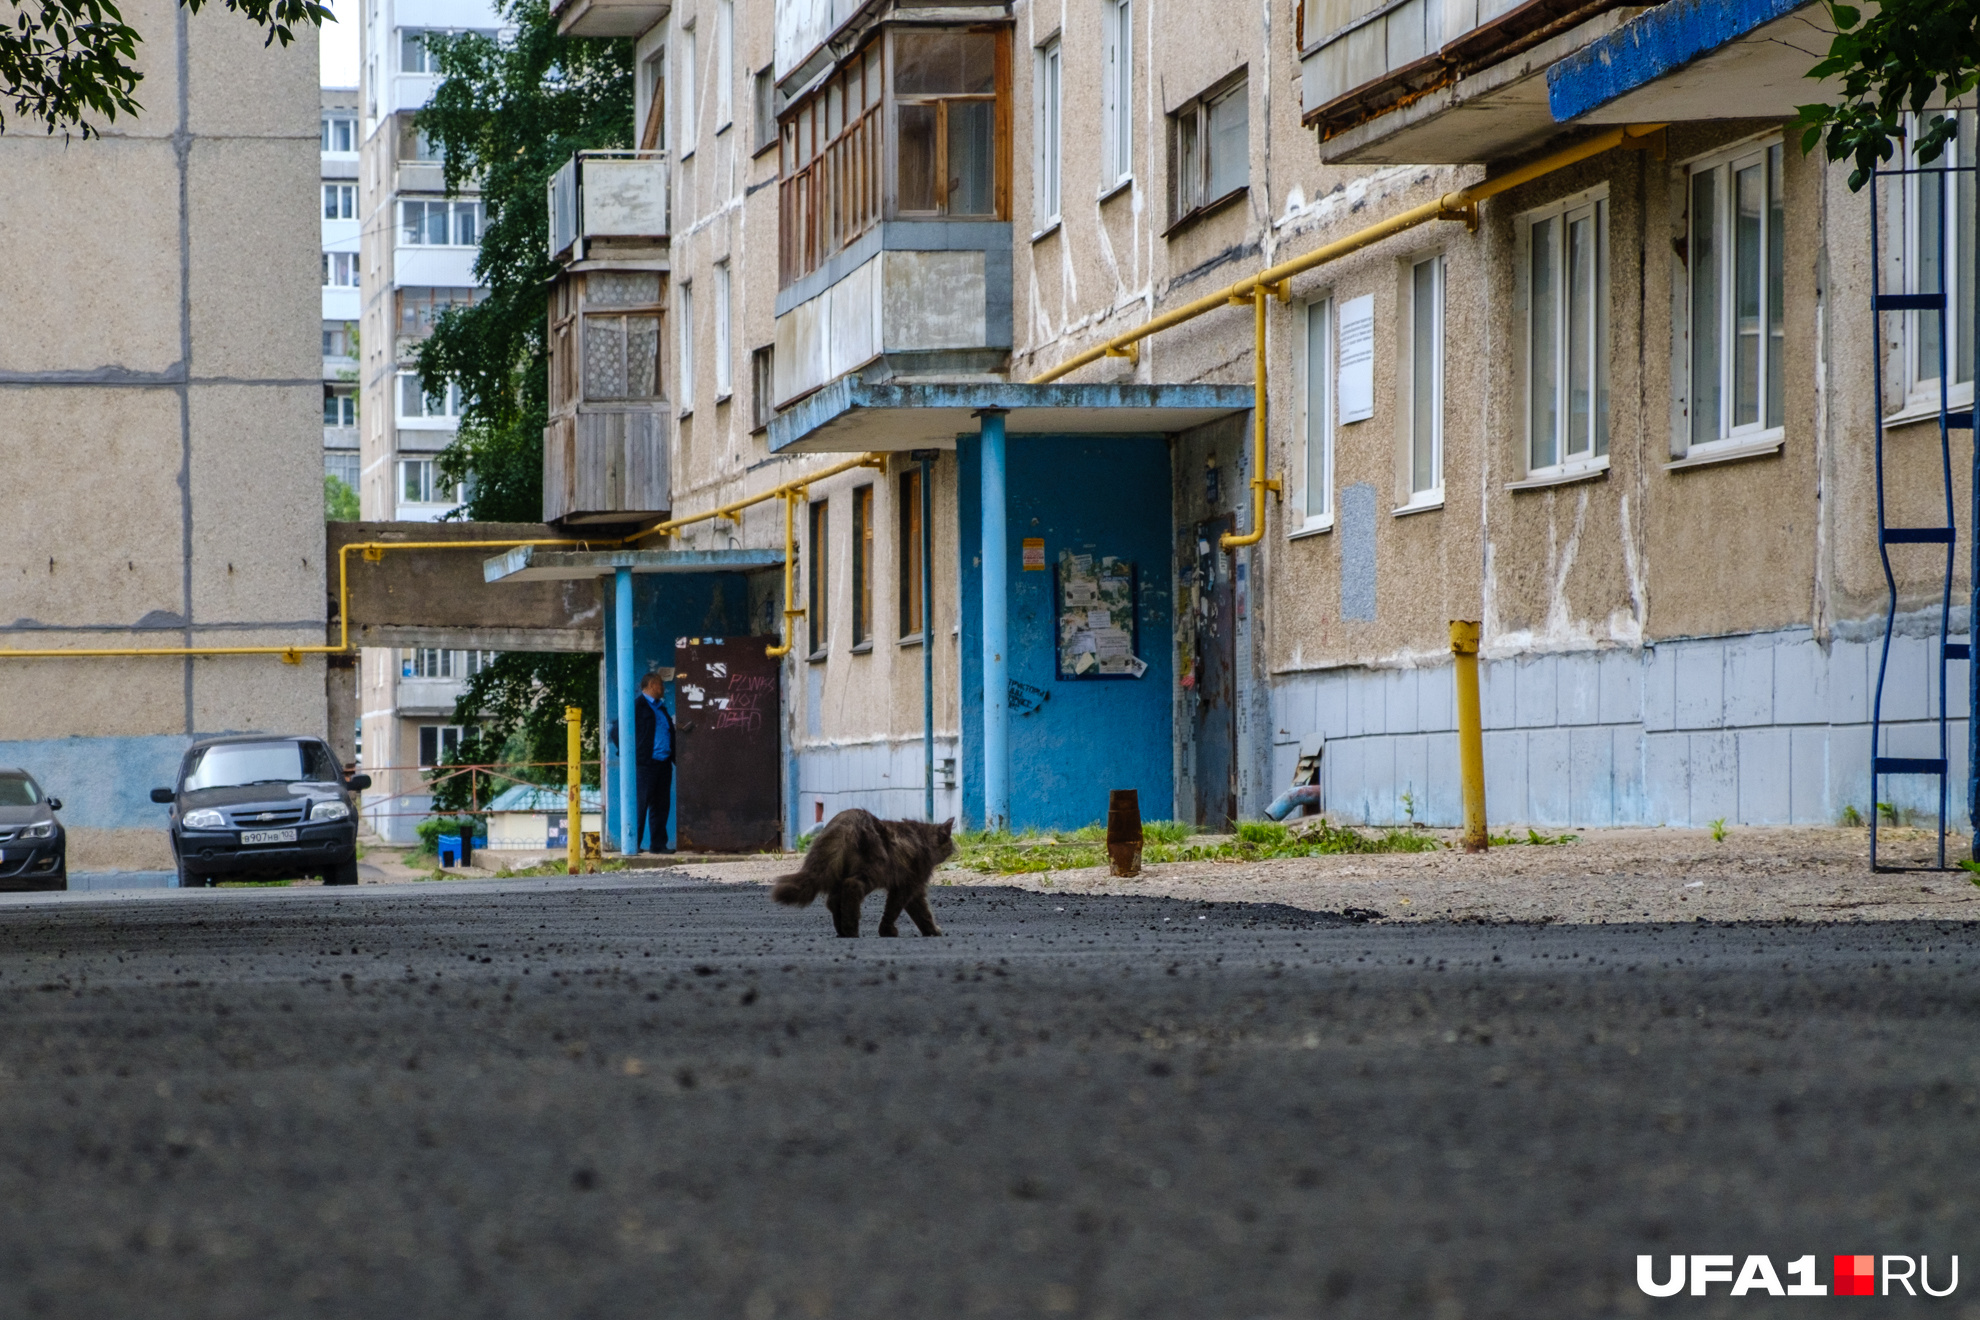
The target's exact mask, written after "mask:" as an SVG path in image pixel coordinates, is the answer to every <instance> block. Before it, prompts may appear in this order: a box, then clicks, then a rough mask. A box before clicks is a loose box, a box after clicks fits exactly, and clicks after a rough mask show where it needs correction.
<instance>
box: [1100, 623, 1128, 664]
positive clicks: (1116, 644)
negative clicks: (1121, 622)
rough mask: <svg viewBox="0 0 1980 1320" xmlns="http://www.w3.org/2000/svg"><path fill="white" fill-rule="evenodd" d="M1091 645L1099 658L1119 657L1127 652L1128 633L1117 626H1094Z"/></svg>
mask: <svg viewBox="0 0 1980 1320" xmlns="http://www.w3.org/2000/svg"><path fill="white" fill-rule="evenodd" d="M1093 645H1094V648H1095V649H1096V650H1097V651H1098V652H1099V653H1100V658H1101V659H1102V660H1106V659H1108V658H1110V657H1112V658H1121V657H1125V656H1126V655H1127V654H1128V635H1127V634H1126V633H1124V632H1122V631H1121V630H1120V629H1119V628H1095V629H1094V630H1093Z"/></svg>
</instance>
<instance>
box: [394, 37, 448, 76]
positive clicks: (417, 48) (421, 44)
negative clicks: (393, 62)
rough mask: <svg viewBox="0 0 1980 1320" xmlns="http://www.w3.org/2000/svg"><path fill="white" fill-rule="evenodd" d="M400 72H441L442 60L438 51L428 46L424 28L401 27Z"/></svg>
mask: <svg viewBox="0 0 1980 1320" xmlns="http://www.w3.org/2000/svg"><path fill="white" fill-rule="evenodd" d="M399 72H400V73H438V72H440V61H439V59H438V57H437V55H436V53H435V52H434V51H433V50H431V49H429V48H428V46H427V44H426V31H425V30H424V29H422V28H401V29H399Z"/></svg>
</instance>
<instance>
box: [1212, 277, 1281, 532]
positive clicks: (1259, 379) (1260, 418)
mask: <svg viewBox="0 0 1980 1320" xmlns="http://www.w3.org/2000/svg"><path fill="white" fill-rule="evenodd" d="M1269 287H1270V286H1268V285H1264V284H1254V285H1252V287H1251V307H1252V317H1253V334H1254V342H1253V345H1252V351H1251V358H1252V400H1251V530H1250V531H1249V532H1246V533H1245V534H1244V535H1243V536H1239V535H1237V534H1235V533H1226V534H1224V535H1223V536H1220V537H1218V538H1217V545H1218V547H1219V548H1220V549H1224V550H1236V549H1238V548H1239V547H1241V546H1247V545H1257V544H1258V543H1259V542H1260V541H1262V540H1264V539H1265V492H1266V491H1268V490H1280V489H1283V486H1282V484H1281V483H1280V481H1279V479H1278V478H1277V477H1267V476H1266V475H1265V462H1266V456H1265V401H1266V391H1265V299H1266V296H1267V293H1266V290H1267V289H1268V288H1269ZM1278 287H1279V297H1280V298H1281V299H1283V298H1285V297H1286V296H1287V294H1288V292H1289V291H1288V290H1287V288H1286V286H1285V285H1284V284H1280V285H1279V286H1278ZM1233 296H1235V295H1233Z"/></svg>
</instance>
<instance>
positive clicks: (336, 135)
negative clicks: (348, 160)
mask: <svg viewBox="0 0 1980 1320" xmlns="http://www.w3.org/2000/svg"><path fill="white" fill-rule="evenodd" d="M357 149H358V142H357V116H355V115H349V114H326V115H324V116H323V152H324V154H325V155H331V156H349V155H352V154H354V153H355V152H356V151H357Z"/></svg>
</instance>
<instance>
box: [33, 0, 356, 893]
mask: <svg viewBox="0 0 1980 1320" xmlns="http://www.w3.org/2000/svg"><path fill="white" fill-rule="evenodd" d="M124 19H125V21H127V22H129V23H131V24H133V25H135V26H136V27H137V28H138V29H139V30H140V31H141V32H142V33H143V34H144V38H145V39H144V44H143V45H142V47H141V48H140V50H139V54H138V64H139V67H140V68H141V69H142V70H143V72H144V75H145V77H144V82H143V86H142V92H141V97H142V100H143V103H144V110H143V111H142V112H141V113H140V114H138V115H137V116H136V117H134V118H126V119H119V120H117V121H116V122H115V123H112V124H105V125H102V126H101V129H102V136H101V137H99V138H94V139H90V140H83V139H80V138H69V139H64V138H62V137H59V136H46V135H43V134H41V133H38V132H36V131H34V130H33V128H32V127H31V126H29V125H26V124H20V125H18V126H17V131H11V132H9V133H7V134H5V135H4V136H0V302H4V304H5V305H6V306H7V307H8V309H9V317H8V321H7V326H6V328H5V329H0V398H4V406H0V447H4V448H5V450H6V452H7V453H9V454H10V455H12V456H14V458H15V460H16V463H15V466H16V467H17V468H18V469H19V471H20V472H22V473H24V474H32V477H31V479H29V480H28V484H24V485H21V486H20V487H19V488H18V489H17V490H16V491H15V492H14V493H13V497H12V498H11V499H10V501H9V505H8V507H9V516H8V517H7V518H6V519H5V524H4V526H3V527H0V562H4V563H5V565H6V567H5V570H4V572H0V650H24V649H58V650H72V649H77V648H111V649H122V648H133V649H134V648H164V649H170V648H188V649H189V648H198V647H213V646H288V645H311V644H315V643H317V642H318V640H319V639H320V638H321V637H322V634H323V576H324V564H323V536H322V522H323V516H322V506H323V493H322V492H323V462H322V458H321V454H322V452H323V449H322V433H321V431H320V430H319V429H318V425H319V424H318V395H319V392H320V388H321V387H320V382H319V379H318V374H319V372H318V368H319V357H318V351H317V343H316V327H315V325H314V324H313V322H314V318H312V317H310V316H309V315H308V310H307V309H309V308H310V307H312V306H313V305H314V304H315V301H316V300H315V298H313V297H312V295H311V292H310V290H311V289H312V287H314V286H313V284H312V280H313V279H314V272H315V270H316V268H317V262H318V253H317V251H316V250H315V249H316V248H317V246H318V235H317V232H316V229H315V227H314V226H313V225H312V224H311V223H310V217H311V216H312V215H314V214H316V212H317V209H318V205H319V201H318V192H317V188H318V183H319V175H318V152H317V149H316V143H317V139H318V129H319V125H318V114H317V108H318V107H317V100H316V98H315V96H314V94H313V92H312V91H311V89H312V88H314V87H315V85H316V76H317V75H316V68H317V49H316V34H315V31H314V29H312V28H309V27H308V26H306V25H305V26H304V27H302V28H301V29H300V30H299V32H298V35H297V40H296V41H295V43H294V44H292V45H290V46H287V47H280V46H269V47H266V48H264V46H263V43H262V36H261V34H260V32H259V31H258V30H257V29H256V28H255V27H254V25H252V24H250V23H248V22H246V21H244V20H243V19H242V18H240V17H239V16H238V15H236V14H233V13H230V12H227V11H224V10H210V11H207V12H204V13H200V14H189V13H188V12H187V11H185V10H184V9H181V8H178V7H176V6H173V5H171V4H165V3H143V2H141V3H138V4H136V5H133V6H130V7H127V8H126V9H125V10H124ZM323 693H324V661H323V658H322V657H321V656H320V655H318V656H309V657H305V658H304V659H303V661H302V663H301V664H299V665H287V664H283V663H282V662H281V661H280V660H279V659H277V658H276V657H275V656H272V655H263V656H210V657H196V658H195V657H177V656H160V657H124V658H100V659H99V658H91V659H76V660H62V659H10V658H6V657H4V656H0V764H5V765H10V766H11V765H20V766H23V767H25V768H27V769H28V770H29V771H31V772H32V773H33V774H34V775H35V776H36V777H37V778H38V779H39V780H40V782H41V783H42V784H43V785H44V787H45V788H46V789H47V791H48V792H49V793H51V794H53V795H54V796H57V797H60V798H61V799H63V801H64V803H65V810H64V812H63V819H64V823H65V824H66V825H67V826H68V829H69V837H70V865H71V867H72V868H74V869H97V868H106V867H138V866H143V867H160V866H168V865H170V854H169V849H168V845H167V842H166V838H165V833H164V829H163V826H164V815H165V813H164V810H163V809H162V808H160V807H157V806H154V805H153V804H151V803H150V801H149V800H148V797H147V793H148V791H149V789H150V788H152V787H153V786H156V785H162V784H167V783H170V782H171V781H172V778H173V776H174V775H175V773H176V771H177V768H178V762H179V758H180V756H181V754H182V753H183V751H184V750H185V748H186V746H187V744H188V743H189V742H190V741H191V740H192V739H193V738H195V737H199V736H205V735H210V734H220V733H232V732H252V731H270V732H282V733H307V734H316V735H321V734H323V733H324V731H325V728H324V700H323Z"/></svg>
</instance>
